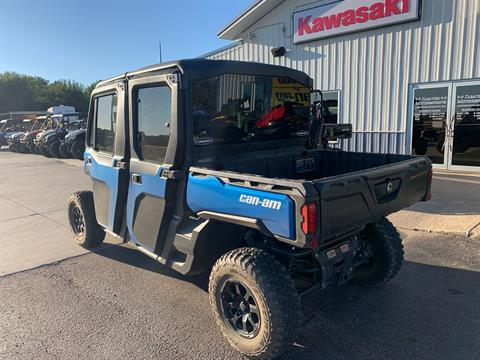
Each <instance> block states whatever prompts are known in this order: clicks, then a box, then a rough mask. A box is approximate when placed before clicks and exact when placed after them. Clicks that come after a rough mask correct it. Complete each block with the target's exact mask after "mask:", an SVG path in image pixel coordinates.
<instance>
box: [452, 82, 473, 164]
mask: <svg viewBox="0 0 480 360" xmlns="http://www.w3.org/2000/svg"><path fill="white" fill-rule="evenodd" d="M452 94H453V96H452V101H451V107H452V116H451V117H450V119H451V120H450V123H449V126H448V130H447V135H448V136H449V137H450V141H449V142H448V146H449V157H450V158H449V159H448V165H449V167H450V168H451V169H454V170H455V169H458V170H476V171H478V170H479V169H480V81H478V80H477V81H471V82H461V83H454V84H453V91H452Z"/></svg>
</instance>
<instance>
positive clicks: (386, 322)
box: [283, 262, 480, 359]
mask: <svg viewBox="0 0 480 360" xmlns="http://www.w3.org/2000/svg"><path fill="white" fill-rule="evenodd" d="M304 303H305V305H304V308H305V309H306V311H307V312H310V313H311V312H313V313H315V315H314V316H315V317H314V318H313V319H312V320H311V321H309V322H308V323H307V324H306V325H305V326H304V327H303V328H302V329H301V330H300V334H299V338H298V346H297V347H296V348H295V349H294V350H292V351H291V352H290V353H289V354H287V355H286V356H284V357H283V359H290V358H295V359H300V358H303V359H320V358H321V359H478V354H479V353H480V272H475V271H466V270H459V269H453V268H446V267H440V266H432V265H425V264H419V263H415V262H405V264H404V267H403V269H402V271H401V272H400V274H399V275H398V277H397V278H395V279H394V280H393V281H392V282H390V283H389V284H387V285H386V286H385V287H383V288H377V289H363V288H358V287H356V286H353V285H348V286H345V287H343V288H341V289H339V290H338V291H337V292H336V293H334V294H332V295H331V296H329V298H328V299H325V298H324V296H323V295H322V294H320V293H319V292H318V293H317V294H316V295H315V294H310V296H309V297H308V299H304ZM318 303H320V304H323V305H320V309H318V305H317V304H318ZM304 311H305V310H304Z"/></svg>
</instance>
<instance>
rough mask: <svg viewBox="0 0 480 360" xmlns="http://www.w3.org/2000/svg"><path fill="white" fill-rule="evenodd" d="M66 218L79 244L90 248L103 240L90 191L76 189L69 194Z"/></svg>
mask: <svg viewBox="0 0 480 360" xmlns="http://www.w3.org/2000/svg"><path fill="white" fill-rule="evenodd" d="M68 220H69V222H70V227H71V229H72V231H73V233H74V234H75V241H76V242H77V243H78V244H79V245H81V246H83V247H85V248H91V247H95V246H98V245H100V244H101V243H102V242H103V239H104V238H105V232H104V231H103V229H102V228H101V226H100V225H98V223H97V219H96V216H95V206H94V204H93V193H92V192H91V191H78V192H76V193H73V194H72V195H70V197H69V198H68Z"/></svg>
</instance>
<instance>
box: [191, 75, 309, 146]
mask: <svg viewBox="0 0 480 360" xmlns="http://www.w3.org/2000/svg"><path fill="white" fill-rule="evenodd" d="M192 92H193V125H194V144H195V145H196V146H207V145H211V144H215V145H220V144H239V143H251V142H260V141H271V140H277V139H292V138H295V139H297V138H304V137H307V135H308V129H309V113H310V112H309V108H310V89H309V88H308V86H305V85H302V84H300V83H298V82H296V81H294V80H292V79H290V78H287V77H270V76H253V75H240V74H223V75H219V76H215V77H211V78H208V79H205V80H201V81H198V82H196V83H194V85H193V90H192Z"/></svg>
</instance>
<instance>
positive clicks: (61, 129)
mask: <svg viewBox="0 0 480 360" xmlns="http://www.w3.org/2000/svg"><path fill="white" fill-rule="evenodd" d="M84 123H85V122H84V121H81V120H78V121H74V122H73V123H64V122H61V123H60V124H59V126H58V128H57V129H56V130H55V132H53V133H52V134H49V135H48V136H47V137H46V138H45V147H46V148H47V150H48V152H49V153H50V155H52V156H53V157H56V158H63V157H65V158H68V157H70V156H71V155H69V154H68V153H67V152H66V151H64V152H63V154H62V152H61V151H60V147H61V145H62V142H63V140H64V138H65V136H67V134H69V133H70V132H71V131H76V130H79V129H80V128H82V127H83V124H84Z"/></svg>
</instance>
